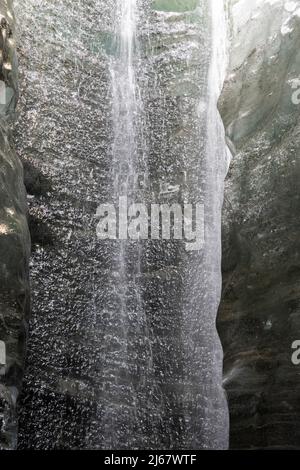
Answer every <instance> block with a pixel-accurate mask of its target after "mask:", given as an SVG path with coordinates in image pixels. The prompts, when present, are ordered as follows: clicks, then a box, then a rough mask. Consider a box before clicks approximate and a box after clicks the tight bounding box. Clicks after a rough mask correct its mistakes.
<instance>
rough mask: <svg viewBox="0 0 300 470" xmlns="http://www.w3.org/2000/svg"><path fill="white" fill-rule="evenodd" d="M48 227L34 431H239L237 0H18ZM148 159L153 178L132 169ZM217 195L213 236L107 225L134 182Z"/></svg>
mask: <svg viewBox="0 0 300 470" xmlns="http://www.w3.org/2000/svg"><path fill="white" fill-rule="evenodd" d="M15 10H16V16H17V18H18V36H19V61H20V66H19V68H20V91H21V98H20V113H19V119H18V127H17V136H16V145H17V148H18V152H19V155H20V158H21V159H22V161H23V164H24V168H25V183H26V187H27V191H28V202H29V207H30V228H31V234H32V243H33V256H32V265H31V278H32V296H33V312H32V321H31V327H30V335H29V350H28V361H27V369H26V376H25V383H24V392H23V396H22V400H21V411H20V434H19V445H20V448H23V449H28V448H35V449H42V448H43V449H75V448H96V449H97V448H98V449H101V448H119V449H122V448H131V449H135V448H156V449H160V448H161V449H175V448H177V449H185V448H189V449H192V448H199V449H200V448H211V449H213V448H226V447H227V445H228V417H227V404H226V401H225V398H224V393H223V388H222V349H221V345H220V341H219V338H218V335H217V332H216V327H215V320H216V314H217V308H218V304H219V299H220V293H221V266H220V264H221V206H222V199H223V181H224V178H225V174H226V171H227V153H226V146H225V136H224V130H223V125H222V122H221V119H220V116H219V114H218V112H217V99H218V96H219V93H220V90H221V84H222V80H223V77H224V72H225V50H224V45H225V29H226V28H225V16H224V6H223V2H222V1H221V0H215V1H213V2H212V1H204V0H173V1H171V0H153V1H152V0H136V1H135V0H123V2H121V1H117V2H116V1H112V0H86V1H85V2H82V1H80V0H56V1H55V2H52V1H46V0H38V1H37V0H22V1H18V0H16V1H15ZM136 176H138V178H137V179H138V180H140V176H142V177H143V184H142V185H136V184H134V185H133V186H132V183H130V184H129V181H132V180H134V181H135V177H136ZM124 192H125V195H126V196H128V198H129V199H130V200H132V201H133V200H135V201H136V202H147V203H150V202H152V203H165V204H173V203H179V204H182V203H184V202H187V203H191V204H193V203H195V204H196V203H199V204H200V203H201V204H202V205H203V206H204V214H205V215H204V217H205V220H204V222H205V225H204V226H205V233H204V237H205V243H204V247H202V248H201V249H200V250H199V251H193V252H188V251H186V249H185V248H186V246H185V243H183V241H180V240H176V241H174V240H163V241H161V240H139V241H135V242H129V241H119V240H109V241H107V240H106V241H101V240H99V239H97V236H96V227H97V223H98V221H97V218H96V212H97V207H99V205H100V204H101V203H102V204H105V203H115V202H116V200H117V199H118V197H119V196H120V195H122V194H123V196H124Z"/></svg>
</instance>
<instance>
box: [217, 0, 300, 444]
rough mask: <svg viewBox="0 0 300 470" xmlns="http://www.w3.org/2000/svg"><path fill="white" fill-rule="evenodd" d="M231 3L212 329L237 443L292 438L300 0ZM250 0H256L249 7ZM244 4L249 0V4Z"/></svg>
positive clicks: (297, 385) (295, 434) (298, 330)
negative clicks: (221, 353)
mask: <svg viewBox="0 0 300 470" xmlns="http://www.w3.org/2000/svg"><path fill="white" fill-rule="evenodd" d="M247 3H248V5H249V10H248V13H247V17H246V18H242V17H241V12H245V8H244V6H245V5H244V4H245V2H242V1H238V2H233V3H232V4H233V6H234V7H233V10H232V11H231V14H230V17H231V21H232V23H233V37H232V48H231V54H230V62H231V65H230V70H229V73H228V78H227V80H226V83H225V88H224V91H223V96H222V100H221V112H222V116H223V118H224V121H225V125H226V130H227V135H228V137H229V138H230V140H231V141H232V148H234V147H235V149H236V154H235V156H234V158H233V160H232V165H231V168H230V171H229V177H228V180H227V184H226V191H225V201H226V204H225V211H224V224H223V232H224V264H223V270H224V294H223V296H224V298H223V302H222V305H221V311H220V316H219V318H220V333H221V337H222V341H223V344H224V349H225V385H226V388H227V391H228V395H229V403H230V409H231V441H232V447H236V448H249V447H260V448H274V447H280V448H288V447H295V448H296V447H297V448H299V445H300V434H299V414H300V409H299V389H300V382H299V373H298V371H297V367H295V366H294V365H293V364H292V361H291V355H292V349H291V345H292V343H293V342H294V341H295V340H296V339H298V338H299V335H300V324H299V298H300V297H299V272H300V258H299V248H300V247H299V228H300V227H299V209H300V206H299V176H300V166H299V152H300V133H299V131H300V127H299V116H300V108H299V106H300V100H299V98H300V86H299V85H300V81H299V78H300V49H299V42H300V18H299V7H300V3H299V1H297V2H296V1H294V2H290V1H281V0H280V1H276V2H268V1H261V2H259V3H258V4H257V2H247ZM256 4H257V6H256ZM250 5H251V8H250Z"/></svg>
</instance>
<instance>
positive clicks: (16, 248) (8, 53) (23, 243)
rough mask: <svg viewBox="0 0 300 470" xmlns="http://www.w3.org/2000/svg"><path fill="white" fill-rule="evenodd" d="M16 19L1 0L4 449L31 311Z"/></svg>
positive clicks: (13, 427) (13, 431)
mask: <svg viewBox="0 0 300 470" xmlns="http://www.w3.org/2000/svg"><path fill="white" fill-rule="evenodd" d="M14 27H15V24H14V16H13V12H12V8H11V2H10V1H8V2H7V1H1V2H0V51H1V60H0V80H1V82H0V84H1V92H0V449H2V450H3V449H13V448H15V447H16V442H17V417H16V407H17V399H18V395H19V392H20V387H21V382H22V375H23V370H24V352H25V342H26V330H27V327H26V325H27V321H28V316H29V309H30V306H29V281H28V258H29V252H30V238H29V231H28V226H27V216H26V214H27V206H26V195H25V188H24V184H23V169H22V165H21V163H20V161H19V159H18V158H17V156H16V154H15V151H14V148H13V146H12V145H11V141H12V136H11V128H12V123H13V120H14V115H15V107H16V101H17V96H18V83H17V63H16V57H15V29H14Z"/></svg>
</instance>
